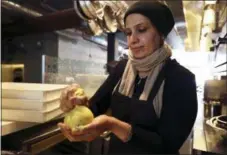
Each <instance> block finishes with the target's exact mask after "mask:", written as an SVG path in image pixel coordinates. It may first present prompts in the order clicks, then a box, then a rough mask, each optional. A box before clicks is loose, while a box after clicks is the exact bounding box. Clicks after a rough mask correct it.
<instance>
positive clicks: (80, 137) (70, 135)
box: [58, 123, 97, 142]
mask: <svg viewBox="0 0 227 155" xmlns="http://www.w3.org/2000/svg"><path fill="white" fill-rule="evenodd" d="M58 127H59V128H60V129H61V132H62V133H63V135H64V136H65V137H66V138H67V139H68V140H69V141H70V142H79V141H89V142H90V141H92V140H94V139H95V138H96V137H97V135H96V134H91V133H89V134H84V133H83V132H82V131H80V130H77V131H74V132H72V131H71V130H70V129H69V127H67V126H66V125H65V124H63V123H58Z"/></svg>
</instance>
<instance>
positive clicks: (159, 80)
mask: <svg viewBox="0 0 227 155" xmlns="http://www.w3.org/2000/svg"><path fill="white" fill-rule="evenodd" d="M169 62H170V58H169V59H167V60H166V63H165V65H164V66H163V67H162V69H161V71H160V72H159V74H158V77H157V79H156V81H155V83H154V85H153V88H152V89H151V92H150V95H149V97H148V101H149V102H152V103H153V100H154V98H155V97H156V95H157V93H158V91H159V89H160V87H161V85H162V83H163V81H164V80H165V73H166V68H167V66H168V63H169ZM162 104H163V103H159V105H154V103H153V106H154V110H155V113H156V115H157V117H158V118H159V117H160V114H161V111H162ZM156 106H157V107H158V108H155V107H156Z"/></svg>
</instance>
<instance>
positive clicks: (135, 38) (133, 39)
mask: <svg viewBox="0 0 227 155" xmlns="http://www.w3.org/2000/svg"><path fill="white" fill-rule="evenodd" d="M138 41H139V38H138V36H137V35H136V34H134V33H132V34H131V36H130V37H129V43H130V44H135V43H137V42H138Z"/></svg>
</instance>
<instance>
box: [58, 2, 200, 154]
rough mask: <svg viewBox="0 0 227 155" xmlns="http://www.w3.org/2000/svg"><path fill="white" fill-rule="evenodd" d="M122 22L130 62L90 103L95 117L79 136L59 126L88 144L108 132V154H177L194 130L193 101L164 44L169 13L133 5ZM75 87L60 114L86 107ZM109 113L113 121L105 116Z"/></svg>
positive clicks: (188, 76)
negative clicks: (109, 138)
mask: <svg viewBox="0 0 227 155" xmlns="http://www.w3.org/2000/svg"><path fill="white" fill-rule="evenodd" d="M124 21H125V34H126V36H127V42H128V46H129V58H128V60H123V61H120V62H119V63H118V65H117V66H116V68H115V70H114V72H113V73H112V74H111V75H109V77H108V78H107V80H106V81H105V82H104V84H103V85H102V86H101V87H100V88H99V89H98V91H97V92H96V93H95V95H94V96H93V97H92V98H91V99H90V100H89V105H88V106H89V107H90V109H91V110H92V111H93V113H94V114H95V116H97V117H96V118H95V119H94V121H93V122H92V123H90V124H88V125H87V126H85V128H84V130H82V131H79V132H74V133H72V132H71V131H70V130H69V129H68V127H67V126H66V125H64V124H63V123H59V126H60V128H61V129H62V132H63V133H64V135H65V136H66V137H67V138H68V139H69V140H70V141H91V140H93V139H95V138H96V137H98V136H100V135H101V134H102V133H103V132H104V131H111V133H112V134H111V135H110V136H111V140H110V146H109V153H130V154H135V153H138V154H141V153H146V154H153V153H155V154H157V153H162V154H164V153H166V154H170V153H174V154H177V153H178V151H179V149H180V147H181V146H182V144H183V143H184V141H185V140H186V139H187V137H188V136H189V134H190V132H191V129H192V127H193V125H194V122H195V119H196V114H197V96H196V83H195V76H194V75H193V74H192V73H191V72H190V71H188V70H187V69H185V68H184V67H182V66H181V65H180V64H178V63H177V62H176V60H171V59H170V57H171V49H170V48H169V47H168V45H166V44H165V43H164V39H165V38H166V37H167V35H168V33H169V32H170V31H171V30H172V28H173V26H174V19H173V16H172V13H171V11H170V10H169V8H168V7H167V6H166V5H164V4H162V3H159V2H136V3H134V4H133V5H132V6H131V7H130V8H129V9H128V10H127V12H126V14H125V17H124ZM78 87H79V86H78V85H73V86H70V87H68V88H67V89H66V90H65V91H64V92H63V94H62V100H61V108H62V110H64V111H69V110H70V109H72V108H73V107H74V106H75V105H76V104H84V103H87V102H86V101H87V100H86V97H83V98H78V97H73V96H72V92H73V91H75V89H77V88H78ZM108 108H110V109H111V111H112V116H107V115H105V114H104V113H105V112H106V111H107V109H108Z"/></svg>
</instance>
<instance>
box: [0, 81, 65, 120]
mask: <svg viewBox="0 0 227 155" xmlns="http://www.w3.org/2000/svg"><path fill="white" fill-rule="evenodd" d="M66 87H67V85H59V84H38V83H13V82H12V83H11V82H3V83H2V120H4V121H21V122H35V123H44V122H47V121H49V120H51V119H54V118H56V117H58V116H60V115H61V114H62V111H61V109H60V106H59V105H60V96H61V92H62V91H63V90H64V88H66Z"/></svg>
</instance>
